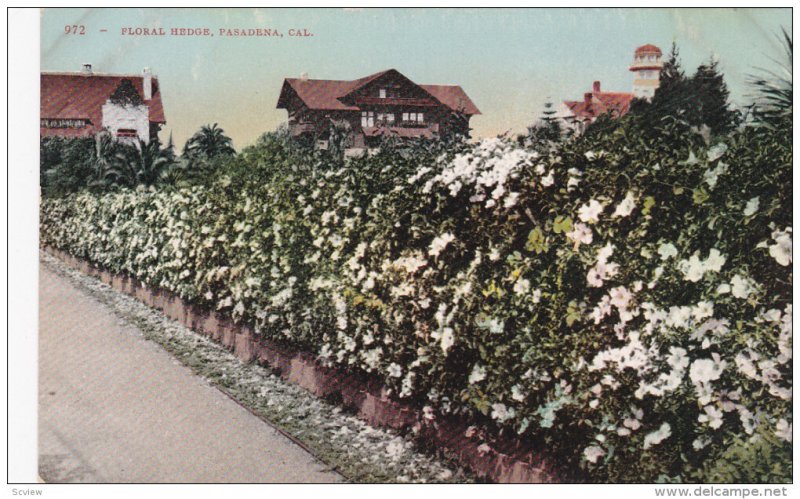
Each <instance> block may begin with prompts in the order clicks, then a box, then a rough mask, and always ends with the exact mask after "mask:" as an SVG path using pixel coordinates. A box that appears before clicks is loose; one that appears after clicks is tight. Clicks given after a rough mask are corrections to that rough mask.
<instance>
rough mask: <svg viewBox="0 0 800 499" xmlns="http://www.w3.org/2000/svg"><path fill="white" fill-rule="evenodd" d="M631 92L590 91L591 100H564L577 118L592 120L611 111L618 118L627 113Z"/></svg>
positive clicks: (631, 96) (631, 97)
mask: <svg viewBox="0 0 800 499" xmlns="http://www.w3.org/2000/svg"><path fill="white" fill-rule="evenodd" d="M632 100H633V94H632V93H628V92H592V99H591V102H589V103H587V102H586V99H584V100H581V101H564V104H566V105H567V107H568V108H569V109H570V111H571V112H572V114H573V115H575V117H577V118H584V119H590V120H593V119H595V118H597V117H598V116H600V115H602V114H605V113H607V112H611V114H612V116H614V117H615V118H618V117H620V116H624V115H625V114H627V113H628V111H629V110H630V107H631V101H632Z"/></svg>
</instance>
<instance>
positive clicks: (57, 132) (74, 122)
mask: <svg viewBox="0 0 800 499" xmlns="http://www.w3.org/2000/svg"><path fill="white" fill-rule="evenodd" d="M40 85H41V86H40V88H41V102H40V109H39V121H40V123H39V135H40V137H69V138H77V137H94V136H95V135H97V134H98V133H99V132H101V131H106V132H108V133H110V134H111V135H112V136H113V137H114V138H115V139H116V140H118V141H121V142H130V143H136V142H137V141H138V140H142V141H144V142H149V141H150V140H152V139H155V138H157V135H158V131H159V130H160V129H161V127H162V126H163V125H164V124H165V123H166V122H167V120H166V118H165V117H164V105H163V104H162V102H161V89H160V88H159V84H158V79H157V78H156V77H155V76H153V74H152V73H151V72H150V70H149V69H148V68H145V69H144V70H143V71H142V73H141V74H107V73H97V72H94V71H93V70H92V66H91V64H84V65H83V69H82V70H81V71H79V72H42V73H41V80H40ZM120 87H122V89H126V90H127V95H128V96H131V95H133V96H134V99H129V100H130V101H131V102H126V103H118V102H114V101H113V99H112V96H113V95H114V93H115V92H117V91H118V90H119V89H120Z"/></svg>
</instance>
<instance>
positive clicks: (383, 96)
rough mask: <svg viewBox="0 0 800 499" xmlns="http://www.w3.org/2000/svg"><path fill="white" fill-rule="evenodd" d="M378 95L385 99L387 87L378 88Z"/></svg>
mask: <svg viewBox="0 0 800 499" xmlns="http://www.w3.org/2000/svg"><path fill="white" fill-rule="evenodd" d="M378 97H380V98H381V99H385V98H386V89H385V88H382V89H380V90H378Z"/></svg>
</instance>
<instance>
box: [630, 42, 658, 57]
mask: <svg viewBox="0 0 800 499" xmlns="http://www.w3.org/2000/svg"><path fill="white" fill-rule="evenodd" d="M635 54H636V55H639V54H658V55H661V49H660V48H658V47H656V46H655V45H651V44H649V43H648V44H647V45H642V46H641V47H637V48H636V52H635Z"/></svg>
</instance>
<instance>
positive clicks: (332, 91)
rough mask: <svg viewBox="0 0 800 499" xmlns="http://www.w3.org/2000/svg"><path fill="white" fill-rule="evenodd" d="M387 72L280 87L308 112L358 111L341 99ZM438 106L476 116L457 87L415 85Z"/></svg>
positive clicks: (293, 80)
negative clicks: (289, 91) (431, 97)
mask: <svg viewBox="0 0 800 499" xmlns="http://www.w3.org/2000/svg"><path fill="white" fill-rule="evenodd" d="M389 71H393V70H391V69H389V70H386V71H381V72H379V73H375V74H372V75H369V76H365V77H364V78H359V79H357V80H349V81H346V80H310V79H301V78H286V79H285V80H284V85H289V86H290V87H291V88H292V89H293V90H294V91H295V92H296V93H297V96H298V97H299V98H300V99H301V100H302V101H303V103H304V104H305V105H306V106H308V108H309V109H320V110H329V111H358V110H359V109H360V108H359V107H358V106H351V105H347V104H344V103H343V102H342V101H341V100H339V99H341V98H342V97H345V96H347V95H348V94H350V93H352V92H353V91H355V90H357V89H358V88H361V87H363V86H364V85H366V84H368V83H369V82H371V81H373V80H375V79H377V78H379V77H381V76H383V75H385V74H386V73H388V72H389ZM418 86H419V87H421V88H422V89H423V90H425V91H426V92H428V93H430V94H431V95H432V96H433V97H434V98H436V99H437V100H439V102H441V103H442V104H444V105H445V106H447V107H449V108H450V109H452V110H454V111H459V112H464V113H465V114H469V115H472V114H480V111H478V108H477V107H475V104H473V103H472V101H471V100H470V99H469V97H467V94H466V93H465V92H464V90H463V89H462V88H461V87H459V86H458V85H418ZM282 98H283V91H282V92H281V97H280V98H279V99H278V108H281V107H283V105H282V103H281V101H282Z"/></svg>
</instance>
